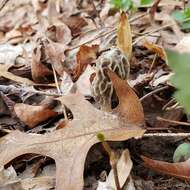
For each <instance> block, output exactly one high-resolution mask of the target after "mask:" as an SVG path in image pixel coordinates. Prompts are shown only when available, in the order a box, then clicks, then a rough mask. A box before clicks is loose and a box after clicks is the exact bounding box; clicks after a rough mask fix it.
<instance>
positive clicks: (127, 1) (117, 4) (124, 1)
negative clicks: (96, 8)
mask: <svg viewBox="0 0 190 190" xmlns="http://www.w3.org/2000/svg"><path fill="white" fill-rule="evenodd" d="M110 4H111V5H113V7H114V8H116V9H119V10H122V11H127V10H134V9H135V6H134V3H133V0H110Z"/></svg>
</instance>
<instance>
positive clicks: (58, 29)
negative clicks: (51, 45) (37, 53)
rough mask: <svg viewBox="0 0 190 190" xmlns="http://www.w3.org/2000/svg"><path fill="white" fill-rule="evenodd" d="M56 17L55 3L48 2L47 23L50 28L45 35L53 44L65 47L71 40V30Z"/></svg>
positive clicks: (52, 1) (51, 0) (52, 0)
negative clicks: (57, 43)
mask: <svg viewBox="0 0 190 190" xmlns="http://www.w3.org/2000/svg"><path fill="white" fill-rule="evenodd" d="M58 17H59V15H58V12H57V9H56V1H54V0H50V1H49V2H48V21H49V25H50V26H49V27H48V28H47V30H46V35H47V36H48V38H49V39H51V40H52V41H53V42H59V43H61V44H63V45H67V44H69V43H70V42H71V39H72V35H71V30H70V29H69V27H68V26H67V25H66V24H65V23H63V22H61V20H59V19H58Z"/></svg>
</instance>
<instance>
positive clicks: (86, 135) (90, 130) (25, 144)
mask: <svg viewBox="0 0 190 190" xmlns="http://www.w3.org/2000/svg"><path fill="white" fill-rule="evenodd" d="M110 76H111V79H112V78H113V83H114V85H115V86H116V85H117V84H116V81H117V82H118V87H117V88H116V92H117V91H119V93H117V94H118V95H119V100H120V106H119V107H120V110H119V111H120V114H121V115H122V116H123V117H130V116H131V114H129V113H126V114H125V112H126V111H127V112H128V111H129V110H130V109H127V110H126V109H123V108H124V107H125V105H126V100H127V99H128V97H125V98H124V96H127V95H130V94H133V92H130V93H129V92H128V91H126V90H124V89H125V87H126V83H125V81H122V80H121V79H120V78H118V77H117V76H114V74H110ZM115 77H117V78H116V79H115ZM123 85H125V86H123ZM121 94H122V95H121ZM120 96H121V97H120ZM133 96H134V94H133ZM123 99H126V100H125V101H124V102H123ZM59 100H60V101H61V102H62V103H63V104H64V105H65V106H66V107H67V108H69V109H70V110H71V112H72V114H73V120H71V121H68V123H67V125H66V126H65V127H64V128H62V129H60V130H57V131H54V132H52V133H48V134H45V135H31V134H24V133H21V132H19V131H14V132H12V133H10V134H8V135H6V136H5V137H3V138H1V139H0V144H1V146H0V154H1V157H0V165H5V164H6V163H8V162H9V161H11V160H12V159H14V158H15V157H17V156H19V155H22V154H25V153H29V152H30V153H36V154H43V155H46V156H49V157H51V158H53V159H54V160H55V162H56V172H57V173H56V187H57V190H62V189H68V190H82V189H83V179H82V176H83V171H84V163H85V159H86V155H87V153H88V150H89V149H90V147H91V146H92V145H94V144H95V143H97V142H98V139H97V137H96V135H97V134H98V133H101V134H103V135H104V136H105V140H110V141H121V140H127V139H129V138H132V137H135V138H138V137H141V136H142V135H143V134H144V132H145V130H143V129H141V128H140V127H139V125H135V124H131V123H130V124H128V121H127V118H126V120H125V122H123V120H121V119H120V117H119V116H120V114H119V116H117V115H113V114H110V113H106V112H102V111H101V110H98V109H96V108H95V107H94V106H93V105H91V104H90V103H89V102H88V101H86V100H85V99H84V97H83V96H81V95H80V94H73V95H68V96H63V97H61V98H59ZM128 101H131V98H129V99H128ZM122 104H124V105H122ZM137 106H138V104H137ZM81 108H82V111H81ZM137 109H138V108H137ZM132 111H133V110H132ZM139 111H142V110H141V109H140V110H139ZM134 113H136V112H134ZM128 120H129V122H132V120H131V119H130V118H128ZM133 120H134V119H133ZM134 121H137V120H134ZM136 123H138V124H139V123H140V119H138V122H136Z"/></svg>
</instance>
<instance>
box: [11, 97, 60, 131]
mask: <svg viewBox="0 0 190 190" xmlns="http://www.w3.org/2000/svg"><path fill="white" fill-rule="evenodd" d="M53 104H55V100H51V101H49V102H46V103H43V104H42V105H39V106H33V105H28V104H23V103H17V104H15V106H14V111H15V112H16V115H17V117H18V118H19V119H20V120H21V121H22V122H24V123H25V124H26V125H28V127H29V128H30V129H31V128H33V127H35V126H36V125H37V124H39V123H41V122H42V121H46V120H47V119H49V118H51V117H53V116H56V115H57V114H58V113H57V112H56V111H54V110H52V105H53ZM53 106H55V105H53Z"/></svg>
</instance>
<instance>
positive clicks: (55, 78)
mask: <svg viewBox="0 0 190 190" xmlns="http://www.w3.org/2000/svg"><path fill="white" fill-rule="evenodd" d="M51 66H52V69H53V76H54V80H55V84H56V88H57V92H58V94H61V90H60V88H59V84H58V80H57V74H56V71H55V68H54V66H53V65H51Z"/></svg>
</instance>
